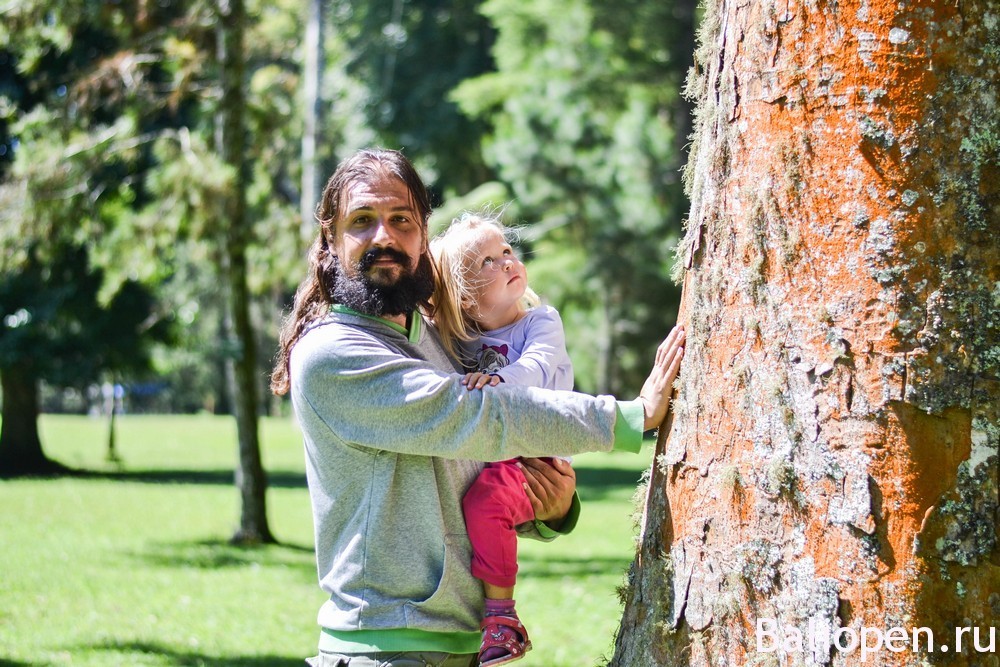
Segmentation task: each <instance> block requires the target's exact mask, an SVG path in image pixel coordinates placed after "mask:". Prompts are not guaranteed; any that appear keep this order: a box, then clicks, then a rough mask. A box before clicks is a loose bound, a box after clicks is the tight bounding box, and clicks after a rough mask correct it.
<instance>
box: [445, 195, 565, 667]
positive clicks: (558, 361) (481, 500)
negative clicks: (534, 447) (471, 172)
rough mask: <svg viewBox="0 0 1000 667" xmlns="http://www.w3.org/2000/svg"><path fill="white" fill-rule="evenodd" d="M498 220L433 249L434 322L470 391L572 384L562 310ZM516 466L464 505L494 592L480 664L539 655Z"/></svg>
mask: <svg viewBox="0 0 1000 667" xmlns="http://www.w3.org/2000/svg"><path fill="white" fill-rule="evenodd" d="M505 232H506V230H505V229H504V227H503V225H502V224H501V222H500V221H499V219H498V218H497V217H496V216H495V215H492V214H488V213H465V214H464V215H462V217H461V218H459V219H457V220H453V221H452V224H451V225H450V226H449V228H448V229H447V230H446V231H445V232H444V233H443V234H441V235H440V236H438V237H437V238H435V239H434V241H433V242H432V243H431V252H432V253H433V255H434V258H435V260H436V261H437V263H438V269H439V271H438V273H439V279H438V283H437V285H436V291H435V296H434V307H435V311H434V321H435V325H436V326H437V329H438V332H439V333H440V334H441V339H442V341H443V343H444V345H445V347H446V348H447V349H448V351H449V352H451V353H452V354H453V355H455V356H456V357H458V358H459V359H460V360H461V361H462V363H463V364H464V365H465V366H466V368H467V369H471V370H472V372H470V373H468V374H467V375H466V376H465V378H464V379H463V384H464V385H465V386H466V388H468V389H469V390H470V391H471V390H473V389H482V388H483V387H485V386H487V385H491V386H496V385H498V384H500V383H501V382H503V383H505V384H511V385H523V386H535V387H544V388H546V389H564V390H571V389H572V388H573V368H572V365H571V363H570V359H569V355H568V354H567V353H566V339H565V334H564V333H563V327H562V321H561V320H560V318H559V314H558V312H556V310H555V309H554V308H551V307H549V306H543V305H540V303H539V300H538V297H537V296H536V295H535V294H534V292H532V291H531V289H530V288H529V287H528V276H527V271H526V270H525V267H524V264H523V263H521V261H520V260H519V259H518V258H517V256H516V255H515V254H514V251H513V249H512V248H511V246H510V244H509V243H508V242H507V238H506V233H505ZM524 484H525V478H524V474H523V473H522V472H521V470H520V468H519V464H518V461H517V460H516V459H515V460H510V461H502V462H499V463H488V464H486V467H485V468H484V470H483V471H482V473H480V475H479V477H478V478H477V480H476V481H475V483H473V485H472V487H471V488H470V489H469V491H468V493H467V494H466V495H465V498H464V500H463V509H464V511H465V523H466V526H467V528H468V531H469V541H470V542H471V543H472V552H473V555H472V574H473V575H474V576H475V577H476V578H478V579H481V580H482V582H483V589H484V592H485V594H486V613H485V616H484V618H483V622H482V626H481V627H482V630H483V641H482V645H481V647H480V651H479V664H480V665H481V667H486V666H494V665H500V664H503V663H507V662H511V661H513V660H518V659H520V658H522V657H523V656H524V654H525V653H526V652H527V651H528V650H530V649H531V642H530V641H529V639H528V633H527V631H526V630H525V629H524V626H523V625H522V624H521V622H520V621H519V620H518V618H517V612H516V611H515V610H514V599H513V596H514V581H515V575H516V573H517V530H516V527H517V526H519V525H521V524H525V523H529V522H531V521H532V520H534V518H535V513H534V510H533V509H532V507H531V503H530V501H529V500H528V496H527V494H526V493H525V490H524Z"/></svg>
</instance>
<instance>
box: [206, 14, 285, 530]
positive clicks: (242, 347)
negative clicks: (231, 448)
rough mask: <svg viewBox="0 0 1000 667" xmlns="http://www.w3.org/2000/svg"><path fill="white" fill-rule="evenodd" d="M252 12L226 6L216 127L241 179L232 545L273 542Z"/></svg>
mask: <svg viewBox="0 0 1000 667" xmlns="http://www.w3.org/2000/svg"><path fill="white" fill-rule="evenodd" d="M245 27H246V10H245V8H244V5H243V0H220V1H219V21H218V60H219V69H220V78H221V85H222V98H221V100H220V101H219V111H218V116H217V121H216V145H217V148H218V150H219V152H220V154H221V155H222V158H223V161H224V162H225V163H226V164H227V165H229V166H230V167H231V168H232V170H233V173H234V174H235V178H234V181H233V188H232V191H231V193H230V195H229V197H228V199H227V201H226V203H225V216H224V220H223V225H224V228H225V245H226V253H225V255H226V267H225V270H226V279H227V283H228V287H229V309H230V310H229V312H230V316H231V320H230V326H231V331H230V332H229V334H230V337H231V339H233V340H234V341H235V346H234V347H235V350H234V354H233V356H232V358H231V362H230V363H231V364H232V373H231V377H232V378H233V388H232V392H231V395H232V397H233V401H234V404H235V405H234V407H235V411H236V428H237V434H238V438H239V466H238V467H237V469H236V486H237V487H238V488H239V490H240V499H241V502H242V511H241V513H240V526H239V529H238V530H237V532H236V534H235V535H233V537H232V541H233V542H237V543H251V544H253V543H261V542H273V541H274V537H273V536H272V535H271V531H270V528H269V527H268V523H267V511H266V504H265V492H266V490H267V477H266V475H265V474H264V468H263V465H262V464H261V457H260V442H259V439H258V433H257V384H258V377H257V346H256V341H255V338H254V331H253V324H252V321H251V317H250V292H249V288H248V285H247V256H246V249H247V238H248V233H247V232H248V226H249V221H248V220H247V215H246V186H247V179H248V175H247V169H246V164H245V157H244V152H245V146H246V127H245V123H244V120H243V109H244V106H245V100H244V97H243V84H244V81H243V63H244V60H245V50H244V37H243V36H244V31H245Z"/></svg>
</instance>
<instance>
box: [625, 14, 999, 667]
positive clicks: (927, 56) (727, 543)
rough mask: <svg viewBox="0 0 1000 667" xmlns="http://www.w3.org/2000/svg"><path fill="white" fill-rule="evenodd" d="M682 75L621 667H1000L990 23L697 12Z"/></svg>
mask: <svg viewBox="0 0 1000 667" xmlns="http://www.w3.org/2000/svg"><path fill="white" fill-rule="evenodd" d="M696 60H697V70H696V72H695V75H694V77H693V80H692V84H693V85H692V94H693V95H694V96H695V97H696V99H697V102H698V112H697V115H696V128H695V143H694V145H693V147H692V152H691V159H690V162H689V166H688V173H687V177H688V180H689V183H688V185H689V190H690V194H691V200H692V209H691V215H690V219H689V223H688V231H687V236H686V238H685V242H684V245H683V248H682V251H681V253H680V257H681V260H682V261H685V263H686V266H687V268H688V271H687V274H686V276H685V284H684V297H683V303H682V306H681V311H682V312H681V319H680V321H681V322H684V323H685V325H686V327H687V331H688V345H687V353H686V356H685V360H684V366H683V368H682V371H681V377H680V387H679V393H678V396H677V398H676V400H675V402H674V410H675V414H674V416H673V418H672V423H670V424H668V425H666V426H665V428H664V429H663V430H664V431H665V432H667V433H669V435H668V436H667V437H666V438H664V439H663V440H662V441H661V442H660V443H658V451H657V457H656V461H655V463H654V466H653V470H652V473H651V479H650V486H649V490H648V494H647V501H646V507H645V517H644V521H643V526H642V536H641V538H640V545H639V549H638V553H637V557H636V560H635V562H634V563H633V567H632V570H631V571H630V581H629V586H628V590H627V601H626V608H625V613H624V617H623V620H622V627H621V631H620V633H619V637H618V640H617V646H616V653H615V657H614V660H613V662H612V664H613V665H617V666H630V667H632V666H634V667H650V666H655V665H706V666H707V665H720V664H728V665H750V664H761V665H800V664H802V665H852V666H854V665H859V666H867V665H916V664H918V663H920V662H921V661H922V660H926V661H928V662H931V663H941V664H956V665H972V664H978V665H984V666H985V665H993V666H996V665H997V664H998V654H997V653H996V642H995V641H994V642H993V644H992V648H993V651H994V652H992V653H989V652H984V651H988V650H989V648H990V646H991V645H990V638H991V631H992V632H994V633H995V631H996V628H995V626H996V618H997V617H998V616H1000V547H998V540H997V535H998V529H1000V514H998V505H1000V499H998V485H997V481H998V448H1000V400H998V397H1000V308H998V304H1000V244H998V241H997V235H996V230H997V229H998V228H1000V227H998V225H1000V167H998V155H1000V109H998V99H997V97H998V91H1000V25H998V15H997V12H996V4H995V2H993V1H992V0H963V1H962V2H957V3H956V2H953V1H951V0H948V1H944V0H912V1H909V2H902V3H895V2H894V3H886V2H877V3H873V2H870V1H869V0H848V1H847V2H839V3H796V2H791V3H785V2H781V3H773V2H769V1H765V2H762V3H752V2H739V1H737V2H732V1H728V0H712V1H711V2H709V4H708V6H707V12H706V16H705V19H704V22H703V27H702V33H701V46H700V47H699V52H698V54H697V58H696ZM895 628H899V629H900V630H898V631H896V630H894V629H895ZM919 628H928V629H929V630H930V631H932V632H933V635H932V637H933V649H932V650H928V649H929V641H928V639H929V636H930V635H929V634H928V632H927V631H919V630H917V629H919ZM960 628H974V629H978V638H977V635H976V634H975V631H972V630H970V631H968V632H965V631H962V630H957V629H960ZM991 629H992V630H991ZM915 635H916V640H917V646H918V649H919V650H917V651H914V650H913V643H914V642H913V640H914V636H915ZM957 635H959V636H957ZM901 638H902V639H901ZM852 639H853V640H856V641H857V642H858V643H861V642H863V643H864V644H865V646H864V647H862V646H859V645H855V646H853V647H852ZM878 639H882V640H883V642H886V643H884V644H883V645H882V646H881V647H877V648H876V644H877V640H878ZM831 640H832V641H833V642H834V643H835V644H836V645H831ZM957 640H961V650H959V644H958V641H957ZM945 647H947V648H945ZM897 650H898V652H897Z"/></svg>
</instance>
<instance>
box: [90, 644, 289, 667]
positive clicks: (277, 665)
mask: <svg viewBox="0 0 1000 667" xmlns="http://www.w3.org/2000/svg"><path fill="white" fill-rule="evenodd" d="M78 648H79V649H80V650H85V651H106V652H108V653H120V654H122V655H121V656H120V657H121V658H127V657H128V655H129V654H135V653H145V654H148V655H155V656H157V657H160V658H166V659H167V660H169V661H170V664H171V665H184V666H185V667H186V666H188V665H191V666H193V665H198V666H199V667H292V666H293V665H294V666H295V667H305V658H299V657H294V658H290V657H287V656H277V655H252V656H251V655H244V656H239V655H234V656H225V657H215V656H211V655H205V654H203V653H198V652H196V651H182V650H179V649H177V648H175V647H173V646H168V645H166V644H156V643H153V642H103V643H100V644H92V645H90V646H86V645H84V646H80V647H78ZM109 657H110V656H109ZM115 664H125V663H122V662H120V661H117V662H116V663H115Z"/></svg>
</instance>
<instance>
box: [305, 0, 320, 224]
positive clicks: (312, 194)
mask: <svg viewBox="0 0 1000 667" xmlns="http://www.w3.org/2000/svg"><path fill="white" fill-rule="evenodd" d="M325 5H326V0H309V15H308V17H307V19H306V34H305V43H304V44H303V48H304V51H305V66H304V68H303V72H302V81H303V97H304V100H303V103H302V109H303V113H304V115H305V118H304V120H305V123H304V127H303V130H302V196H301V198H300V202H299V211H300V215H301V216H302V239H303V242H305V243H308V242H309V241H310V240H312V238H313V237H314V236H315V235H316V204H317V203H318V202H319V197H320V189H321V188H322V187H323V183H322V181H321V176H320V170H319V164H318V160H317V158H316V146H317V144H318V143H319V136H320V130H319V128H320V118H321V115H320V114H321V113H322V112H323V97H322V95H321V94H320V91H321V90H322V89H323V64H324V62H325V60H326V54H325V51H324V49H323V47H324V41H323V26H324V21H325V17H324V14H325V12H324V9H325Z"/></svg>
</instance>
